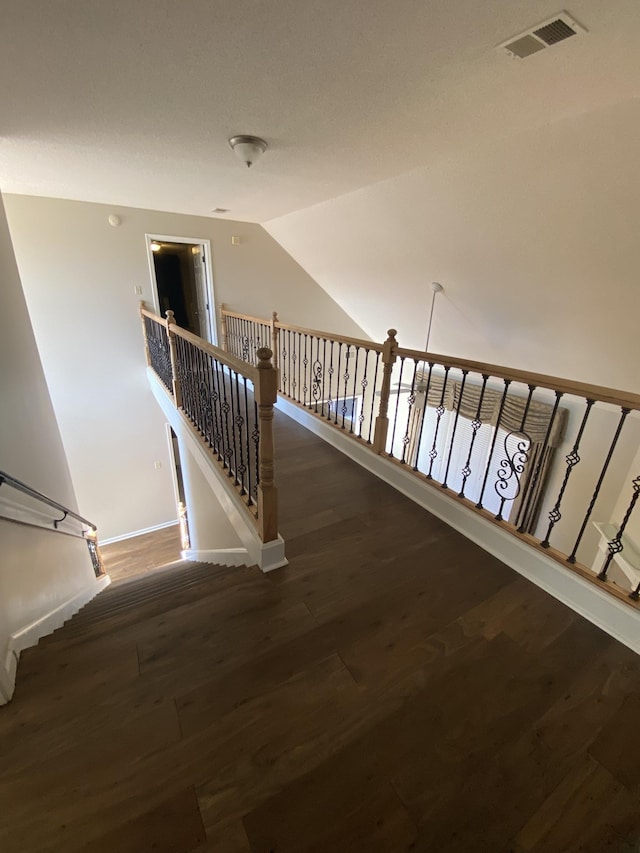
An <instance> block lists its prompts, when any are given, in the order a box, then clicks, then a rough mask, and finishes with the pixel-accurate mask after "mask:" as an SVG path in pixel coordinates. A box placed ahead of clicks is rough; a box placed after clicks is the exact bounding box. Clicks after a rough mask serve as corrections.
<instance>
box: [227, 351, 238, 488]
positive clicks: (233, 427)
mask: <svg viewBox="0 0 640 853" xmlns="http://www.w3.org/2000/svg"><path fill="white" fill-rule="evenodd" d="M227 372H228V376H229V399H230V401H231V439H232V442H233V484H234V486H237V485H238V442H237V440H236V403H235V400H234V397H233V371H232V370H231V368H229V367H228V368H227Z"/></svg>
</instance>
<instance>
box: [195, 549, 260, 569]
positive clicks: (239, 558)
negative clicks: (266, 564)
mask: <svg viewBox="0 0 640 853" xmlns="http://www.w3.org/2000/svg"><path fill="white" fill-rule="evenodd" d="M180 556H181V557H182V559H183V560H190V561H191V562H195V563H215V564H216V565H218V566H246V565H247V564H248V562H249V561H250V559H251V558H250V556H249V552H248V551H247V549H246V548H218V549H215V550H208V551H194V550H193V549H192V548H190V549H188V550H187V551H181V552H180Z"/></svg>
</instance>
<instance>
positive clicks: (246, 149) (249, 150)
mask: <svg viewBox="0 0 640 853" xmlns="http://www.w3.org/2000/svg"><path fill="white" fill-rule="evenodd" d="M229 145H230V146H231V148H232V149H233V152H234V154H235V155H236V157H237V158H238V159H239V160H242V162H243V163H245V164H246V165H247V167H249V168H250V167H251V166H252V165H253V164H254V163H255V162H256V160H257V159H258V158H259V157H261V156H262V155H263V154H264V152H265V151H266V150H267V148H268V147H269V146H268V145H267V143H266V142H265V141H264V139H260V137H259V136H246V135H244V134H241V135H240V136H232V137H231V139H230V140H229Z"/></svg>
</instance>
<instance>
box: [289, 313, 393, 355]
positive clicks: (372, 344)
mask: <svg viewBox="0 0 640 853" xmlns="http://www.w3.org/2000/svg"><path fill="white" fill-rule="evenodd" d="M276 326H277V328H278V329H280V330H281V331H282V330H283V329H284V330H288V331H290V332H300V333H301V334H303V335H313V336H314V337H316V338H321V339H322V340H325V339H326V340H327V341H336V342H337V343H343V344H352V345H353V346H356V347H365V348H366V349H369V350H372V351H373V352H382V350H383V349H384V344H379V343H377V342H376V341H367V340H364V339H363V338H352V337H351V336H350V335H341V334H338V333H337V332H321V331H319V330H318V329H306V328H305V327H304V326H291V325H290V324H288V323H281V322H280V321H278V322H277V323H276Z"/></svg>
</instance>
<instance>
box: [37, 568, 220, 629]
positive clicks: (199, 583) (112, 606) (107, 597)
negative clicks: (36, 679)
mask: <svg viewBox="0 0 640 853" xmlns="http://www.w3.org/2000/svg"><path fill="white" fill-rule="evenodd" d="M228 571H229V568H228V567H227V566H219V565H213V564H211V563H193V562H188V561H186V560H179V561H177V562H174V563H169V564H168V565H166V566H163V567H161V568H159V569H155V570H154V571H152V572H147V573H145V574H143V575H140V576H138V577H133V578H131V579H127V580H121V581H117V582H115V583H113V584H112V585H111V586H109V587H107V589H105V590H104V592H102V593H100V594H99V595H98V596H96V598H94V599H93V600H92V601H90V602H89V603H88V604H87V605H86V606H85V607H83V608H82V610H80V611H79V612H78V613H77V614H76V615H75V616H74V617H73V618H72V619H70V620H69V621H68V622H66V623H65V624H64V625H63V626H62V627H61V628H59V629H58V630H57V631H54V633H53V634H51V635H50V636H49V637H46V638H44V639H43V640H41V641H40V645H41V646H45V645H48V644H52V643H58V642H60V641H64V642H73V641H74V640H75V639H82V640H86V639H88V638H91V639H97V637H98V636H99V635H103V634H106V633H109V632H111V631H117V630H121V629H122V628H124V627H126V626H128V625H131V624H134V623H138V622H140V621H142V620H144V619H149V618H152V617H154V616H158V615H160V614H162V613H165V612H167V611H169V610H173V609H175V608H178V607H180V606H182V605H185V604H189V603H190V602H193V601H196V600H199V599H201V597H202V596H203V595H206V594H207V592H208V591H209V590H207V587H211V585H212V584H214V583H215V582H216V580H217V579H218V578H219V577H220V576H221V575H224V574H226V573H228Z"/></svg>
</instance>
